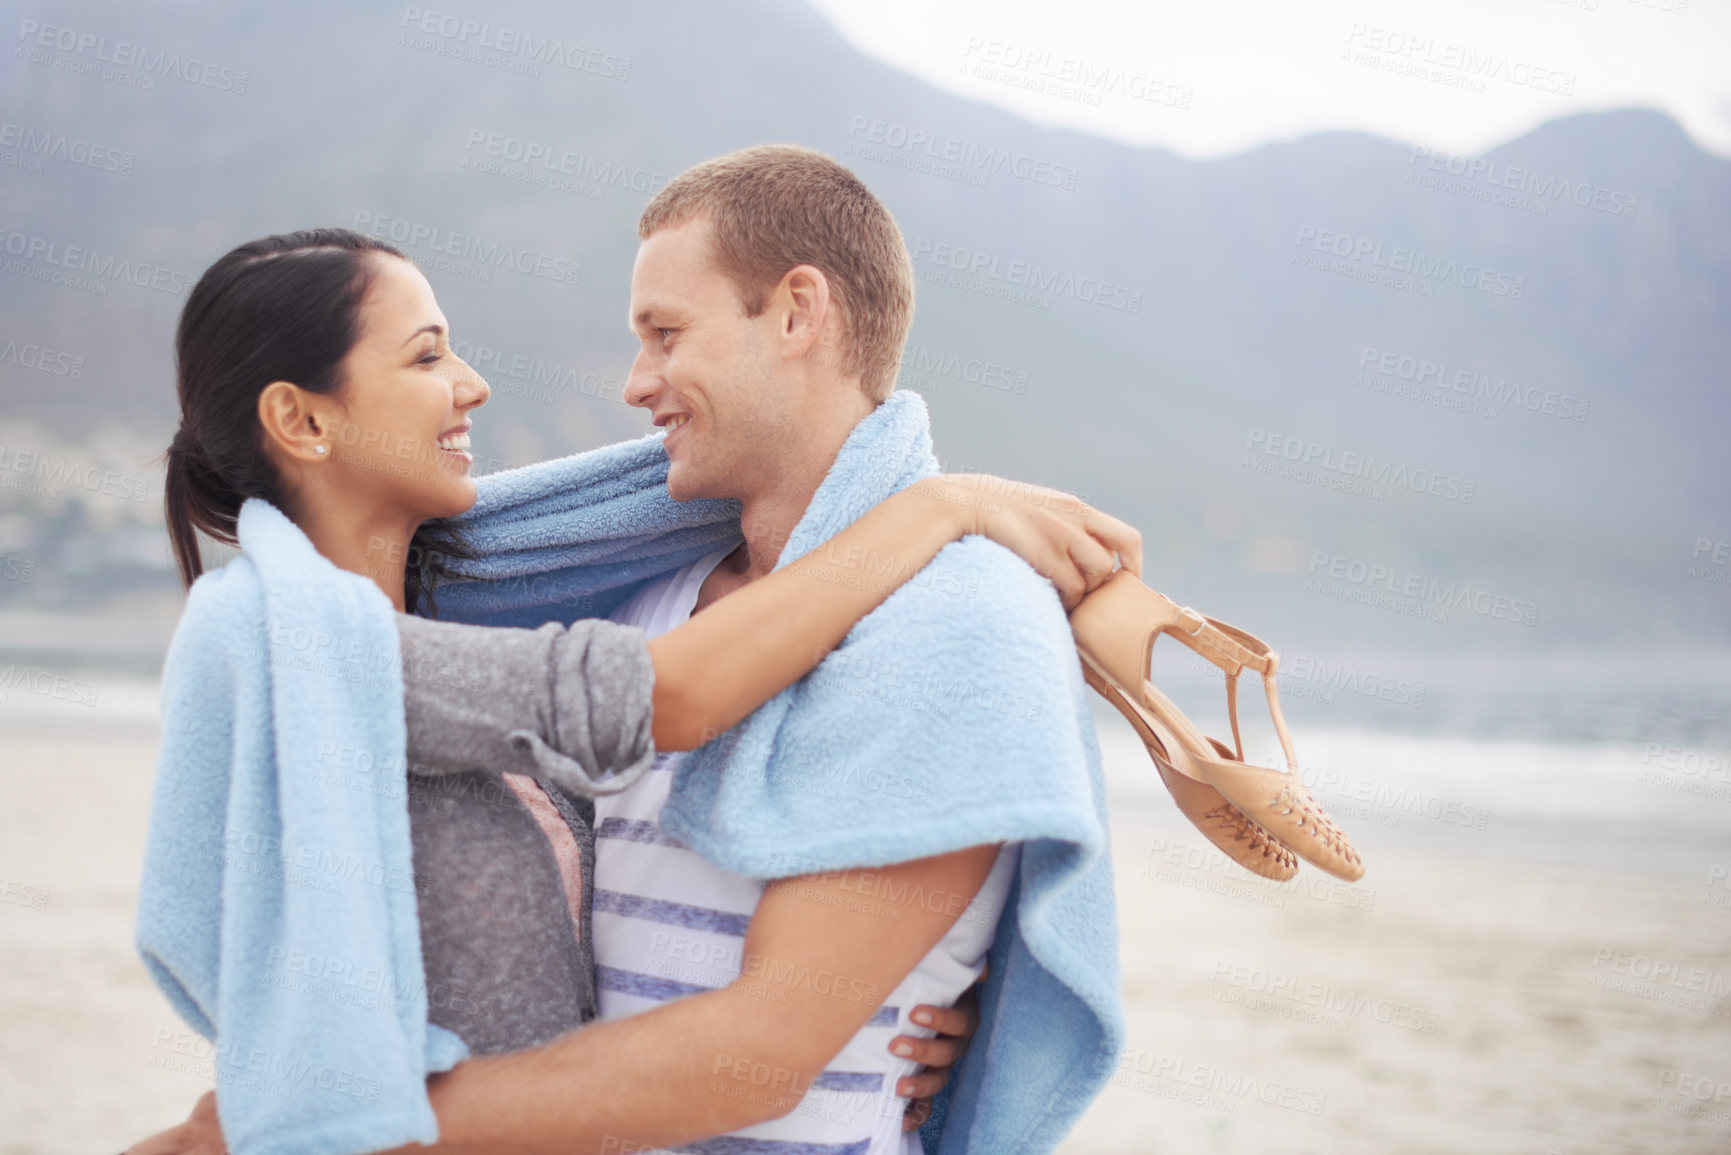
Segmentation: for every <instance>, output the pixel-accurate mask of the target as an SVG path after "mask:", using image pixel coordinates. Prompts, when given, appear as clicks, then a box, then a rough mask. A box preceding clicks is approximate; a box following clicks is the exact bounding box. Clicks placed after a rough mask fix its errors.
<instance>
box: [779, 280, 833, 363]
mask: <svg viewBox="0 0 1731 1155" xmlns="http://www.w3.org/2000/svg"><path fill="white" fill-rule="evenodd" d="M774 300H775V304H776V306H777V313H778V319H779V320H780V322H781V324H780V327H779V328H780V332H779V333H777V336H778V337H779V338H780V339H781V342H782V347H783V352H784V354H785V355H787V356H790V357H804V356H805V355H806V354H807V353H809V352H810V351H811V350H812V348H813V347H814V346H816V345H817V344H818V343H819V342H820V341H822V340H823V336H824V329H825V328H826V327H827V326H828V325H829V323H830V321H831V320H832V319H833V318H832V316H831V305H832V304H833V303H834V302H833V299H832V298H831V296H830V291H829V278H828V277H826V276H824V275H823V270H822V269H820V268H818V267H817V266H815V265H795V266H794V267H793V268H791V269H789V270H788V271H787V272H786V273H785V274H783V276H782V278H781V283H780V284H778V285H777V286H776V287H775V294H774Z"/></svg>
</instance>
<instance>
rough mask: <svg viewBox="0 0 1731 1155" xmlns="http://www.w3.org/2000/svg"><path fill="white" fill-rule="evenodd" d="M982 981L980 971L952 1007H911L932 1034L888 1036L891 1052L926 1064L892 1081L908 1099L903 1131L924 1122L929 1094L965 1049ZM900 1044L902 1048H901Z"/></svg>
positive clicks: (935, 1090) (928, 1111)
mask: <svg viewBox="0 0 1731 1155" xmlns="http://www.w3.org/2000/svg"><path fill="white" fill-rule="evenodd" d="M985 981H986V975H985V972H984V971H981V972H980V977H979V978H978V979H975V980H974V985H973V986H971V987H969V988H968V989H967V990H966V991H963V992H962V997H961V998H959V999H957V1000H956V1005H955V1006H953V1007H933V1006H926V1005H923V1004H922V1005H921V1006H917V1007H915V1008H914V1009H913V1013H912V1014H911V1015H910V1016H909V1017H910V1018H912V1019H913V1021H914V1022H916V1023H918V1024H919V1025H920V1026H922V1027H930V1028H932V1029H933V1030H934V1031H936V1032H937V1033H938V1034H937V1037H936V1038H933V1039H920V1038H915V1037H913V1036H912V1035H897V1036H896V1037H895V1038H894V1039H892V1040H890V1052H891V1053H892V1054H896V1055H900V1056H901V1057H903V1058H907V1059H912V1060H914V1061H915V1062H916V1063H922V1064H924V1065H925V1068H926V1069H925V1070H923V1071H920V1072H919V1073H918V1074H914V1075H904V1076H902V1077H901V1079H900V1080H898V1081H897V1083H896V1094H898V1095H901V1096H903V1097H905V1098H906V1099H907V1100H908V1105H907V1107H906V1108H905V1109H904V1110H903V1111H902V1131H903V1133H906V1132H908V1131H912V1130H913V1129H914V1128H916V1127H920V1126H922V1125H924V1123H925V1121H926V1120H927V1119H928V1118H930V1117H931V1114H932V1096H934V1095H936V1094H937V1093H938V1092H939V1091H941V1090H943V1089H944V1084H945V1083H947V1082H949V1081H950V1073H951V1071H952V1070H953V1069H954V1068H955V1065H956V1060H957V1059H960V1058H961V1057H962V1052H963V1051H966V1050H967V1049H968V1040H970V1039H972V1038H973V1037H974V1031H975V1030H977V1029H978V1028H979V1025H980V1002H979V990H980V984H981V983H983V982H985ZM904 1044H905V1045H906V1050H905V1051H904V1050H902V1049H901V1048H902V1047H903V1045H904Z"/></svg>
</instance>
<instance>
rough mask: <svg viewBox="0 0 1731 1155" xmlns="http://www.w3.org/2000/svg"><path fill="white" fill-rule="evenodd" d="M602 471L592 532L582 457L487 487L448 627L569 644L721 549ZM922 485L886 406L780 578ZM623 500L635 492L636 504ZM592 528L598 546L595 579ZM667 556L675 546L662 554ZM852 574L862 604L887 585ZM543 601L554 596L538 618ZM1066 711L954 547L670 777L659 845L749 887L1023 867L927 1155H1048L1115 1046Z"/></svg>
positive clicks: (1022, 614)
mask: <svg viewBox="0 0 1731 1155" xmlns="http://www.w3.org/2000/svg"><path fill="white" fill-rule="evenodd" d="M612 448H613V451H615V452H617V454H618V458H617V459H616V461H615V462H614V465H615V466H616V468H615V469H614V471H613V472H612V473H610V474H609V477H610V478H611V480H612V482H613V483H615V488H613V489H612V490H610V491H609V492H608V494H607V501H606V502H605V503H604V504H601V505H599V506H592V505H591V504H590V503H588V502H587V501H585V500H584V498H585V495H586V494H587V493H588V492H589V488H588V487H589V485H590V479H591V477H592V476H593V474H594V471H595V468H594V466H595V462H594V457H595V455H592V454H584V455H579V456H577V457H573V458H566V459H563V460H562V461H555V462H548V463H545V464H543V465H540V466H533V467H531V468H530V469H528V470H517V471H515V473H513V474H508V475H501V476H499V477H498V478H497V479H494V478H487V479H483V480H482V482H481V489H482V503H481V504H480V505H479V506H478V507H477V510H476V512H475V514H474V515H473V517H472V518H471V524H472V538H473V540H474V541H475V543H476V544H477V545H478V546H479V547H480V549H481V552H482V553H483V554H484V555H485V556H486V557H488V558H489V559H490V561H491V562H492V567H491V569H490V570H489V571H488V572H489V576H491V577H493V578H496V579H500V586H501V588H498V589H491V588H490V583H484V584H477V585H467V586H465V585H459V586H455V587H449V588H447V589H446V590H445V591H444V592H442V593H441V594H440V607H441V616H443V617H450V618H458V619H464V620H480V619H481V618H483V617H486V616H488V615H491V616H492V619H493V620H499V619H500V617H501V616H504V617H509V619H510V620H513V621H516V622H521V623H524V624H534V623H536V622H539V621H544V620H550V619H552V618H555V617H557V618H561V619H565V620H568V616H569V615H570V614H571V612H572V610H573V609H574V608H582V609H585V610H590V609H591V607H594V606H597V605H602V604H607V605H610V604H613V603H615V602H617V601H618V600H620V599H621V598H622V597H623V596H625V594H627V593H629V592H630V590H631V589H634V588H636V586H637V585H640V584H641V581H640V579H641V578H642V577H643V576H644V575H645V574H646V572H647V571H648V569H650V568H653V567H655V566H660V567H663V568H670V567H672V566H674V565H679V564H683V563H684V561H687V560H691V559H692V558H694V557H697V556H701V555H702V554H703V553H706V552H713V550H714V549H715V548H717V546H716V544H715V543H716V542H718V541H727V540H738V527H737V522H730V521H729V520H728V519H729V518H731V517H732V516H733V514H732V513H731V510H730V508H729V507H727V506H725V505H723V504H722V503H701V504H700V503H691V506H690V507H688V508H689V509H690V513H689V515H688V520H687V521H685V522H684V523H682V524H676V523H678V522H679V519H678V516H677V515H676V513H675V512H674V510H673V509H670V508H669V506H670V505H672V506H674V507H675V508H677V506H676V503H671V502H670V501H669V499H668V498H667V496H666V493H665V491H664V490H661V489H659V488H658V487H659V484H660V479H661V478H662V477H663V476H664V474H665V470H666V465H665V458H664V455H662V454H661V451H660V448H659V439H657V438H645V439H644V440H642V441H639V442H634V443H631V444H629V445H625V446H616V447H612ZM602 452H607V451H602ZM656 463H659V464H656ZM936 471H937V463H936V461H935V459H934V458H933V456H932V450H931V436H930V432H929V422H928V418H927V414H926V409H925V403H924V402H923V401H922V400H921V399H920V398H919V396H918V395H917V394H914V393H911V392H907V391H898V392H897V393H895V394H894V395H893V396H892V397H891V398H890V399H889V400H888V401H886V402H885V403H884V404H883V405H881V406H880V407H879V408H878V409H877V411H876V412H875V413H873V414H872V415H871V416H869V417H867V418H866V419H865V420H864V421H862V422H861V423H860V424H859V425H858V426H857V427H856V428H855V429H854V431H853V433H852V434H851V435H850V436H849V438H848V440H847V442H846V444H845V445H844V446H843V447H842V450H841V452H840V454H839V455H838V457H837V459H836V461H835V464H834V465H833V466H832V467H831V469H830V471H829V474H828V476H827V477H826V478H825V480H824V482H823V484H822V486H821V487H820V488H819V489H818V492H817V494H816V496H815V497H814V499H813V501H812V503H811V505H810V507H809V508H808V509H807V511H806V513H805V516H804V517H803V518H802V519H801V521H800V523H799V525H798V527H797V528H796V529H795V530H794V533H793V536H792V537H791V539H790V540H789V541H788V543H787V546H786V548H785V549H784V550H783V552H782V556H781V561H780V564H783V565H785V564H786V563H787V562H789V561H791V560H793V559H794V558H797V557H799V556H800V555H802V554H804V553H806V552H807V551H809V550H811V549H812V548H814V547H816V546H818V545H820V544H821V543H822V542H824V541H825V540H827V539H828V538H829V537H831V536H833V535H834V534H836V533H838V532H840V531H841V530H842V529H844V528H846V527H847V525H848V524H849V523H851V522H852V521H853V520H854V519H856V518H857V517H859V516H860V515H861V514H862V513H864V512H865V511H866V510H867V509H869V508H870V507H871V506H872V505H874V504H875V503H876V502H878V501H879V500H881V499H883V498H884V497H887V496H888V495H889V494H891V493H893V492H895V491H896V490H899V489H901V488H903V487H905V486H907V485H909V484H911V483H912V482H914V481H916V480H918V479H919V478H921V477H926V476H929V475H931V474H933V473H935V472H936ZM651 479H653V484H649V483H650V482H651ZM633 484H645V485H646V488H643V489H641V490H639V491H638V492H637V493H636V494H635V495H633V494H632V493H631V492H630V491H629V486H631V485H633ZM598 523H600V524H604V525H606V526H608V527H609V529H608V534H609V536H608V543H609V544H608V546H607V548H606V549H605V550H603V551H600V553H599V556H597V551H596V550H595V549H594V546H593V543H592V540H591V538H592V535H593V534H594V533H595V529H594V526H595V525H596V524H598ZM639 526H640V527H642V528H643V530H644V532H645V533H654V534H656V535H658V536H657V537H656V538H655V539H654V541H653V542H652V543H646V546H647V548H646V549H645V550H638V549H635V548H632V537H631V535H632V533H633V532H634V527H639ZM730 530H731V536H729V531H730ZM677 533H686V534H688V535H690V541H681V543H680V544H681V545H682V546H684V547H685V548H683V549H680V550H673V549H670V548H669V546H668V542H669V541H671V540H674V538H673V536H672V535H674V534H677ZM706 533H707V534H709V535H710V536H709V537H708V538H707V539H705V544H701V545H698V544H692V543H693V542H696V541H698V540H699V539H700V538H702V537H703V535H704V534H706ZM640 553H641V554H642V556H639V555H640ZM850 560H857V561H858V563H859V566H860V569H859V573H860V575H861V576H862V577H866V578H870V577H871V576H872V575H873V574H874V573H876V574H880V575H881V574H882V573H884V572H886V568H887V569H892V570H893V568H895V561H894V559H885V558H872V557H861V558H857V559H850ZM537 581H541V582H543V583H544V584H543V585H541V586H540V587H537V585H536V583H537ZM537 588H540V589H542V590H544V591H546V592H547V593H549V594H550V595H553V596H550V597H549V598H548V599H547V600H546V602H545V603H544V604H538V603H537V598H536V594H535V593H534V591H535V590H536V589H537ZM591 612H604V611H603V610H600V609H593V610H592V611H591ZM1085 694H1086V690H1085V687H1084V684H1083V681H1082V676H1081V670H1080V666H1079V664H1078V661H1077V658H1076V652H1075V646H1074V642H1073V641H1072V639H1071V635H1070V630H1069V624H1068V621H1067V620H1066V618H1065V616H1064V611H1063V608H1062V606H1061V605H1060V604H1059V602H1058V598H1057V595H1056V594H1055V593H1054V592H1053V590H1052V588H1051V586H1050V584H1049V583H1047V582H1046V581H1045V580H1044V579H1043V578H1041V577H1040V576H1039V575H1038V574H1036V573H1035V572H1034V571H1033V570H1032V569H1030V568H1029V567H1028V566H1027V565H1025V564H1024V563H1023V562H1022V561H1021V560H1020V559H1018V558H1017V557H1015V555H1014V554H1012V553H1010V552H1009V551H1008V550H1005V549H1003V548H1001V547H999V546H998V545H996V544H994V543H992V542H990V541H988V540H986V539H985V538H979V537H971V538H967V539H965V540H963V541H960V542H956V543H953V544H951V545H949V546H947V547H946V548H945V549H944V550H943V551H942V552H941V553H940V554H939V555H938V557H937V559H936V560H935V561H934V562H933V563H932V564H931V565H930V566H928V567H927V568H926V569H925V570H924V571H922V572H921V573H919V574H918V575H916V577H915V579H914V580H913V581H912V582H910V583H908V584H907V585H904V586H903V587H902V588H901V589H899V590H898V591H897V592H896V593H895V594H893V595H892V596H891V597H890V598H889V599H888V600H887V601H886V602H885V603H884V604H883V605H882V606H881V607H879V608H878V609H877V610H876V611H874V612H873V613H872V614H870V615H869V616H868V617H866V618H865V619H864V620H863V621H861V622H860V623H859V625H858V626H856V627H855V628H854V630H853V631H852V632H851V633H850V634H849V635H848V637H847V639H846V640H845V641H844V643H843V645H842V646H841V647H840V648H839V649H838V650H836V651H835V652H834V653H832V654H831V655H829V656H828V657H827V658H825V659H824V661H823V662H822V663H821V664H820V665H819V666H818V668H817V669H816V670H814V671H813V672H812V673H811V674H810V675H809V676H808V677H806V678H805V679H804V680H803V681H801V682H800V683H798V684H797V685H795V686H793V687H791V688H789V689H788V690H786V691H784V692H783V693H781V694H780V695H778V696H777V697H776V698H774V699H772V700H771V701H770V702H768V703H767V704H765V705H764V706H763V707H762V708H761V709H759V710H758V711H757V712H755V713H754V714H753V715H752V716H751V717H750V718H748V719H747V720H746V721H745V722H744V723H742V724H741V725H740V726H739V727H738V728H736V729H735V730H734V731H732V732H730V734H728V735H726V736H724V737H723V738H722V739H720V740H718V741H717V742H714V743H711V744H710V745H708V746H705V747H703V748H701V749H699V750H696V751H694V752H693V753H692V754H690V755H688V756H687V757H686V758H685V759H683V760H682V762H681V763H680V766H679V770H678V776H677V778H676V780H675V784H674V788H673V794H672V797H671V798H670V800H669V802H668V804H667V806H666V808H665V809H664V810H663V812H662V823H663V825H664V826H665V827H666V828H667V830H668V832H669V833H671V834H673V835H674V836H675V837H677V838H678V839H680V841H682V842H684V843H685V844H687V845H688V846H691V847H692V848H693V849H695V850H697V851H698V852H699V853H701V854H703V855H704V856H705V857H706V858H708V859H709V860H710V861H712V862H714V863H716V864H717V865H718V866H721V867H722V868H723V869H726V870H730V871H732V872H734V873H736V874H740V875H746V876H751V877H764V878H773V877H783V876H787V875H792V874H805V873H811V872H814V871H821V870H833V869H841V868H844V867H853V866H870V865H881V864H884V863H888V862H900V861H906V860H909V859H914V858H921V857H925V856H928V855H933V854H940V853H944V852H946V851H952V850H959V849H962V848H965V847H969V846H976V845H980V844H983V843H992V842H1001V841H1014V842H1021V843H1023V844H1024V845H1023V849H1022V855H1021V869H1020V875H1019V878H1018V880H1017V884H1016V886H1015V888H1014V890H1013V892H1012V894H1013V896H1014V897H1013V901H1014V909H1013V910H1012V911H1007V912H1006V913H1005V914H1004V916H1003V918H1002V920H1001V921H1000V923H999V930H998V936H997V939H996V941H995V943H994V945H993V947H992V952H991V955H990V962H991V973H990V976H989V978H988V980H987V983H986V986H985V988H984V990H983V993H982V1007H983V1010H984V1016H983V1018H984V1022H983V1024H982V1027H981V1030H980V1033H979V1035H978V1036H976V1038H975V1039H974V1042H973V1045H972V1046H971V1047H970V1048H969V1050H968V1052H967V1055H966V1057H965V1058H964V1060H963V1062H962V1065H961V1066H960V1068H959V1069H958V1071H957V1072H956V1077H955V1078H954V1080H953V1081H952V1084H951V1086H950V1088H948V1089H947V1090H946V1092H945V1094H944V1096H943V1097H942V1098H941V1099H940V1102H939V1106H940V1107H941V1108H943V1109H944V1111H943V1113H942V1114H941V1115H940V1113H939V1112H934V1117H933V1119H932V1120H931V1121H930V1122H928V1124H927V1126H926V1128H925V1130H924V1137H925V1138H926V1140H927V1145H928V1147H935V1149H936V1150H938V1151H940V1152H943V1153H945V1155H951V1153H954V1155H1012V1153H1030V1155H1031V1153H1035V1152H1046V1151H1050V1150H1052V1149H1053V1148H1054V1147H1056V1146H1057V1144H1058V1142H1059V1140H1060V1139H1061V1138H1062V1137H1063V1135H1064V1133H1065V1132H1066V1131H1067V1130H1068V1129H1069V1127H1070V1126H1071V1124H1073V1123H1074V1122H1075V1120H1076V1118H1077V1117H1078V1116H1079V1115H1080V1114H1081V1113H1082V1111H1083V1110H1084V1109H1085V1108H1086V1107H1087V1106H1088V1104H1089V1102H1090V1101H1091V1100H1092V1099H1093V1098H1094V1097H1095V1096H1096V1095H1097V1094H1098V1093H1099V1092H1100V1091H1101V1089H1102V1088H1103V1087H1104V1086H1105V1084H1106V1081H1107V1079H1108V1078H1109V1077H1110V1076H1111V1074H1112V1072H1113V1070H1114V1069H1115V1068H1116V1065H1117V1062H1118V1056H1119V1052H1120V1050H1121V1048H1122V1046H1123V1039H1124V1025H1123V1016H1122V1010H1121V1007H1120V999H1119V990H1118V939H1117V923H1116V916H1115V910H1114V904H1113V890H1112V871H1111V863H1110V858H1109V856H1108V853H1107V850H1108V845H1107V825H1106V809H1105V791H1104V784H1103V779H1102V775H1101V769H1100V755H1099V751H1098V748H1097V746H1096V743H1095V738H1094V728H1093V723H1092V720H1091V715H1090V713H1089V710H1088V705H1087V701H1086V697H1085ZM882 771H893V772H894V774H895V775H896V776H897V777H894V778H891V777H890V776H888V775H885V774H884V773H882ZM909 779H913V780H915V781H917V782H918V783H920V784H922V785H923V787H924V789H923V799H921V800H920V801H918V802H915V801H912V800H911V799H910V798H909V795H910V794H914V793H920V792H916V791H911V790H908V789H905V788H902V787H900V786H899V787H898V788H897V789H894V790H891V789H887V788H886V787H885V784H886V782H896V783H900V784H903V786H905V784H906V783H907V782H908V780H909Z"/></svg>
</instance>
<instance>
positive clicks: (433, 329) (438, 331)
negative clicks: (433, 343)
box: [398, 325, 445, 348]
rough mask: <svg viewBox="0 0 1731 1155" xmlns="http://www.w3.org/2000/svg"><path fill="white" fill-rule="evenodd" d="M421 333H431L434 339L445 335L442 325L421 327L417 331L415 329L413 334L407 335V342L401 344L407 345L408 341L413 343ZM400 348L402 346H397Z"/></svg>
mask: <svg viewBox="0 0 1731 1155" xmlns="http://www.w3.org/2000/svg"><path fill="white" fill-rule="evenodd" d="M422 333H431V334H432V335H433V336H435V337H442V336H444V334H445V327H444V326H443V325H422V326H421V327H420V328H419V329H416V330H415V331H414V332H413V333H410V334H409V340H408V341H404V342H403V344H404V345H407V344H408V343H409V341H413V340H414V339H415V338H416V337H419V336H420V335H421V334H422ZM401 347H402V346H398V348H401Z"/></svg>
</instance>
